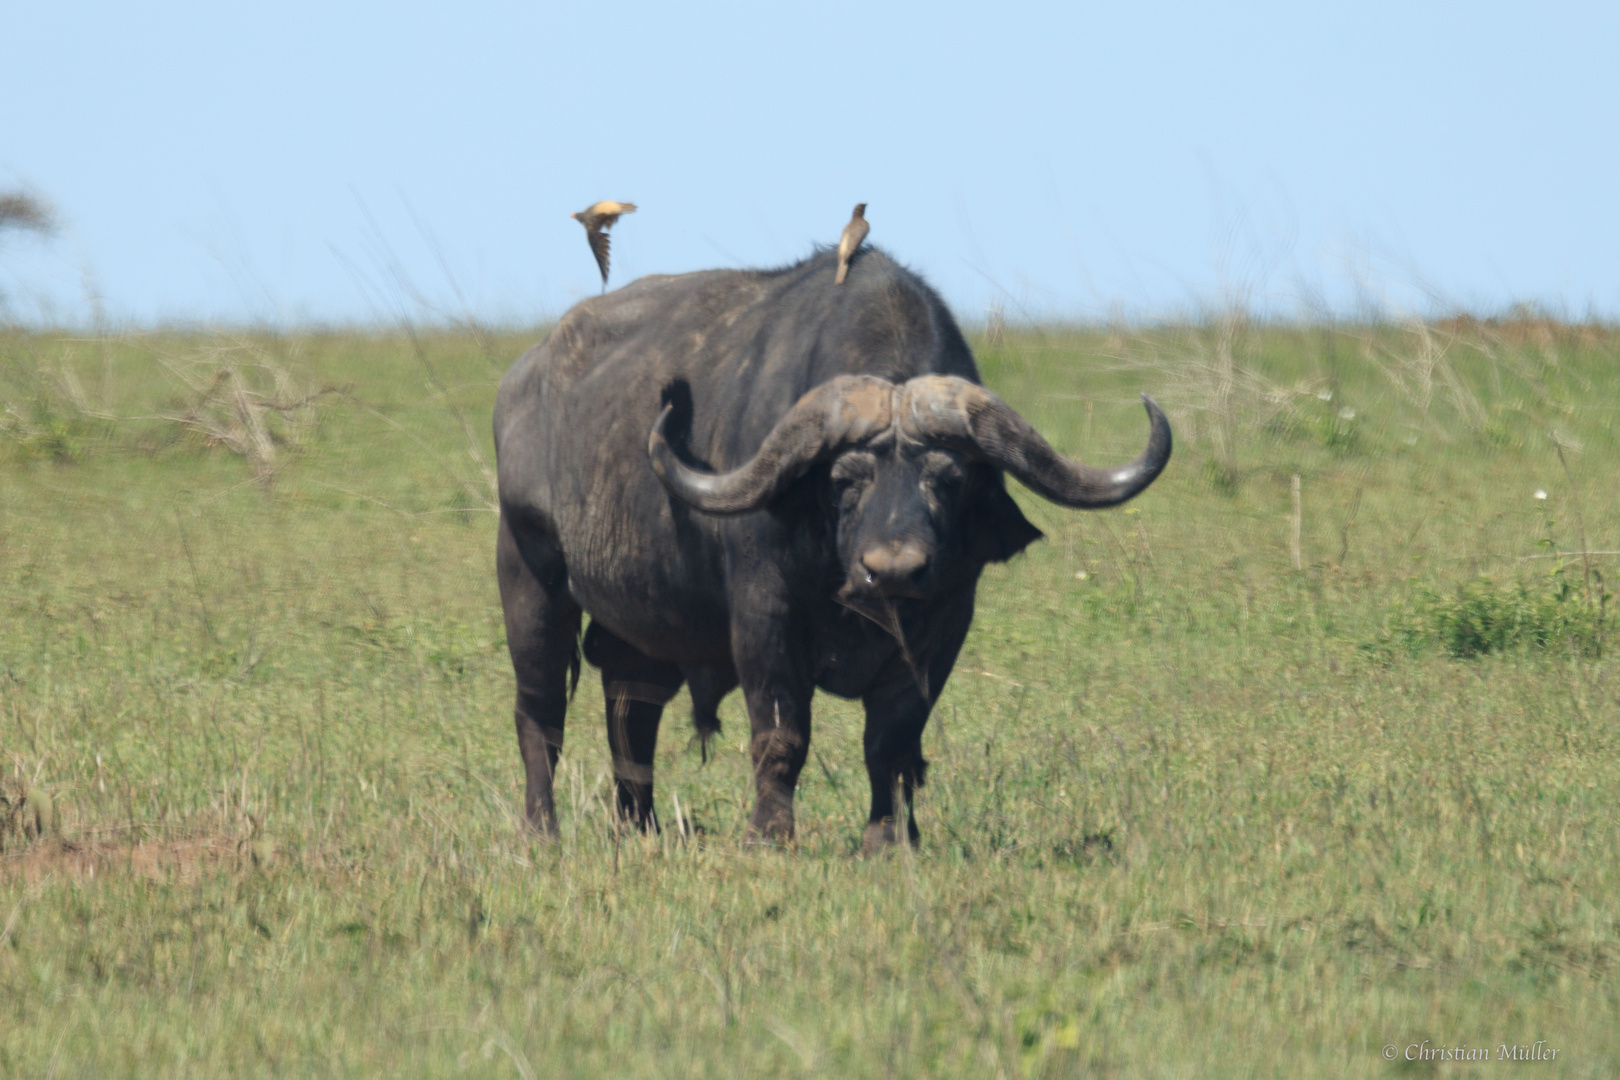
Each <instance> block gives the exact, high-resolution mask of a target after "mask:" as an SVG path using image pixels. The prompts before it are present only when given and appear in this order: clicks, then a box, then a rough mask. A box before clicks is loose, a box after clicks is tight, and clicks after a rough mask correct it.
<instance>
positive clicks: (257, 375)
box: [81, 341, 334, 488]
mask: <svg viewBox="0 0 1620 1080" xmlns="http://www.w3.org/2000/svg"><path fill="white" fill-rule="evenodd" d="M160 362H161V363H162V365H163V367H164V369H165V370H166V371H168V372H169V374H170V375H171V376H173V377H174V379H175V380H176V381H178V382H179V383H180V384H181V385H182V386H184V387H185V389H186V391H187V393H188V395H189V396H190V397H191V398H192V400H191V402H190V404H189V405H187V406H186V408H185V409H184V410H183V411H180V412H175V413H167V414H160V415H159V416H158V417H156V418H157V419H161V420H166V421H168V422H170V423H173V424H178V425H179V426H180V427H182V428H184V429H185V430H187V431H189V432H192V433H194V434H197V435H200V436H202V438H203V439H204V441H205V442H207V443H208V444H209V445H219V446H224V447H226V448H227V449H229V450H231V451H232V452H234V453H236V454H239V455H240V456H241V457H243V458H245V459H246V460H247V462H248V464H249V466H251V467H252V469H253V479H254V480H255V481H256V482H257V483H259V484H260V485H261V486H263V487H267V488H268V487H269V486H271V485H272V484H273V483H274V482H275V476H276V469H277V466H278V462H277V447H278V446H280V445H286V444H295V443H296V442H297V441H299V440H300V439H301V438H302V437H303V436H304V435H305V434H306V433H307V431H308V430H309V429H310V428H311V427H312V426H313V425H314V423H315V419H316V416H315V403H316V402H317V401H319V400H320V398H321V397H322V396H324V395H326V394H328V393H333V392H334V391H333V389H332V388H330V387H323V388H320V389H309V388H307V387H300V386H298V385H297V383H296V380H295V379H294V377H293V373H292V369H291V368H290V367H289V366H288V365H287V364H286V363H285V362H283V361H280V360H278V359H277V358H275V357H273V356H271V355H270V354H269V353H267V352H266V351H265V350H264V349H263V348H262V347H260V346H258V345H256V344H254V343H252V342H247V341H236V342H232V343H229V344H225V345H220V346H213V347H210V348H206V349H203V350H202V351H201V352H199V353H197V354H194V355H191V356H182V357H162V358H160ZM81 394H82V392H81ZM81 407H82V406H81Z"/></svg>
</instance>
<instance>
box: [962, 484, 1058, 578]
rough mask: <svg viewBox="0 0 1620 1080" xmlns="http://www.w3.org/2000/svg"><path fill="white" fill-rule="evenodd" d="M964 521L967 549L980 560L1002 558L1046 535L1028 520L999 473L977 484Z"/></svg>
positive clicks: (1010, 555)
mask: <svg viewBox="0 0 1620 1080" xmlns="http://www.w3.org/2000/svg"><path fill="white" fill-rule="evenodd" d="M966 525H967V533H968V535H967V541H968V552H969V553H970V554H971V555H972V556H973V557H974V558H975V559H978V560H980V561H982V562H1006V561H1007V560H1008V559H1010V558H1012V557H1013V556H1014V555H1016V554H1018V553H1019V552H1020V551H1023V550H1024V549H1025V548H1026V547H1028V546H1029V545H1030V544H1033V543H1034V542H1035V541H1037V540H1039V539H1041V538H1042V537H1044V536H1045V535H1046V534H1045V533H1043V532H1041V530H1039V529H1037V528H1036V527H1035V526H1033V525H1031V524H1030V523H1029V519H1028V518H1026V517H1025V516H1024V512H1023V511H1022V510H1020V509H1018V504H1017V503H1015V502H1013V498H1012V496H1011V495H1008V494H1007V489H1006V488H1005V487H1004V486H1003V485H1002V483H1001V477H999V476H997V477H996V478H995V480H994V482H992V483H988V484H985V485H983V486H982V487H980V488H979V494H978V497H977V498H976V499H974V500H973V503H972V505H970V506H969V507H968V512H967V521H966Z"/></svg>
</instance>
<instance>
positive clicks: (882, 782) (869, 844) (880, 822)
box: [861, 682, 933, 853]
mask: <svg viewBox="0 0 1620 1080" xmlns="http://www.w3.org/2000/svg"><path fill="white" fill-rule="evenodd" d="M863 700H864V704H865V705H866V733H865V737H864V739H863V742H864V744H865V747H864V749H865V751H866V775H867V777H868V778H869V779H870V780H871V782H872V809H871V812H870V813H869V814H868V815H867V819H866V834H865V836H863V837H862V840H861V850H862V851H864V852H867V853H871V852H874V851H878V850H881V849H883V848H886V847H889V846H891V845H893V844H897V843H899V841H900V836H899V827H898V821H899V815H898V813H897V811H898V807H897V806H896V805H895V795H896V794H897V793H898V794H900V795H901V796H902V797H903V798H904V799H905V809H906V815H905V817H906V839H907V840H908V841H910V842H911V843H912V845H915V844H916V843H917V838H918V832H917V819H916V815H914V814H913V813H912V797H913V796H914V795H915V794H916V791H917V789H918V788H920V787H922V785H923V781H924V780H925V779H926V777H927V774H928V762H927V761H926V760H925V759H924V758H923V755H922V733H923V727H924V726H925V725H926V724H927V723H928V713H929V710H930V708H931V707H932V704H933V703H932V702H930V701H928V700H926V699H924V698H923V696H922V694H921V692H920V691H919V690H918V688H917V687H916V686H915V685H913V684H912V683H909V682H907V683H901V684H899V685H895V684H892V683H891V684H889V685H887V686H884V687H880V688H877V689H874V690H873V691H872V692H870V693H868V694H867V695H866V696H865V698H864V699H863Z"/></svg>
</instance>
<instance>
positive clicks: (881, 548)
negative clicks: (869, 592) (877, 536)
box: [861, 540, 928, 592]
mask: <svg viewBox="0 0 1620 1080" xmlns="http://www.w3.org/2000/svg"><path fill="white" fill-rule="evenodd" d="M861 566H862V567H863V568H864V569H865V571H866V584H868V585H870V586H872V587H873V588H876V589H880V590H882V591H885V592H891V591H896V590H906V589H909V588H912V587H914V586H915V585H916V582H917V579H918V578H919V577H920V576H921V575H922V572H923V570H925V569H926V568H927V566H928V552H927V551H926V550H924V549H923V546H922V545H921V544H919V543H917V542H916V541H915V540H894V541H891V542H889V543H887V544H880V545H878V546H877V547H870V548H867V549H866V550H865V551H864V552H862V553H861Z"/></svg>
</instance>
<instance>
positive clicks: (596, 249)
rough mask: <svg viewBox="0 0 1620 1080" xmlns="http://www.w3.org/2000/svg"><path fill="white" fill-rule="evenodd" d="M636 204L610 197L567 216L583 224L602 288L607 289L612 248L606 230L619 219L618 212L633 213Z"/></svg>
mask: <svg viewBox="0 0 1620 1080" xmlns="http://www.w3.org/2000/svg"><path fill="white" fill-rule="evenodd" d="M635 212H636V204H635V203H633V202H613V201H612V200H611V199H608V200H604V201H602V202H599V203H592V204H591V205H590V206H587V207H586V208H585V209H583V210H581V211H580V212H579V213H577V214H569V215H568V216H569V217H571V218H573V219H574V220H575V221H577V222H579V223H580V224H581V225H583V226H585V239H586V240H587V241H589V243H590V245H591V254H592V255H595V256H596V266H597V268H598V269H599V270H601V271H602V289H603V291H604V292H605V291H606V290H607V276H608V252H609V250H610V249H611V248H612V246H613V245H612V243H611V241H609V240H608V230H609V229H611V228H613V223H614V222H615V221H618V220H619V215H620V214H633V213H635Z"/></svg>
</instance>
